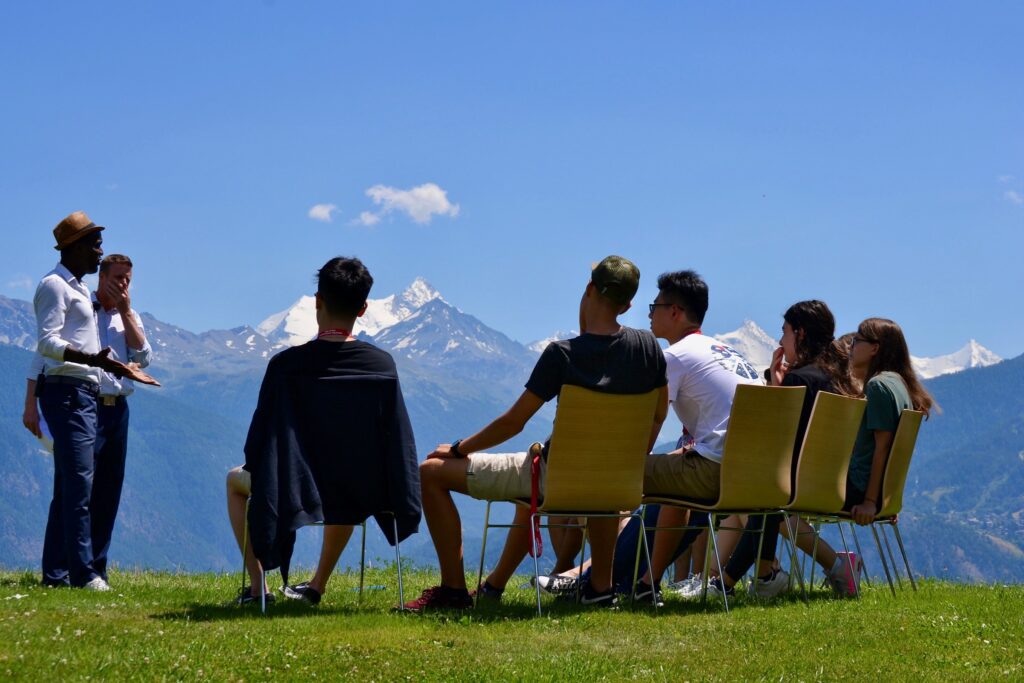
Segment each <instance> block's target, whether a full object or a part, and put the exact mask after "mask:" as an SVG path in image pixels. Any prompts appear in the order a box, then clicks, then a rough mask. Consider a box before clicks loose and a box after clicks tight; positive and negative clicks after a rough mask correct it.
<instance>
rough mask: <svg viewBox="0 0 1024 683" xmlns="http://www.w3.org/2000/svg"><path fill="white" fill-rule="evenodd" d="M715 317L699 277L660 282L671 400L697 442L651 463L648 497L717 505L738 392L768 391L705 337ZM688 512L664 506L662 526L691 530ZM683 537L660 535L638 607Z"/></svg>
mask: <svg viewBox="0 0 1024 683" xmlns="http://www.w3.org/2000/svg"><path fill="white" fill-rule="evenodd" d="M707 310H708V286H707V284H706V283H705V282H704V280H703V279H702V278H701V277H700V276H699V275H698V274H697V273H695V272H694V271H692V270H683V271H679V272H675V273H665V274H663V275H661V277H659V278H658V296H657V298H655V300H654V303H653V304H650V319H651V331H652V332H653V333H654V336H656V337H659V338H662V339H666V340H668V342H669V344H670V346H669V347H668V348H667V349H666V350H665V363H666V366H667V372H668V396H669V401H671V402H672V407H673V408H674V409H675V411H676V415H677V416H678V417H679V421H680V422H682V423H683V424H684V425H685V427H686V431H687V432H688V433H689V435H690V436H691V437H692V439H693V440H692V442H691V443H690V444H688V445H687V446H686V447H685V448H681V449H679V450H677V451H673V452H671V453H652V454H651V455H649V456H647V465H646V469H645V472H644V493H645V494H647V495H652V494H655V495H656V494H665V495H673V496H683V497H687V498H696V499H707V500H709V501H713V500H715V499H717V498H718V491H719V483H720V473H721V465H722V450H723V447H724V445H725V432H726V430H727V429H728V427H729V414H730V412H731V411H732V401H733V397H734V396H735V394H736V387H737V385H740V384H761V383H762V382H761V379H760V378H759V377H758V375H757V371H756V370H755V369H754V367H753V366H752V365H751V364H750V363H749V362H748V361H747V359H746V358H744V357H743V356H742V354H740V353H739V352H738V351H736V350H735V349H733V348H731V347H729V346H726V345H725V344H723V343H721V342H720V341H718V340H716V339H714V338H713V337H708V336H706V335H704V334H703V333H702V332H701V329H700V326H701V323H703V322H704V314H705V313H706V312H707ZM686 516H687V511H686V510H683V509H680V508H675V507H668V506H662V507H661V512H660V513H659V516H658V525H659V526H677V525H681V524H685V523H686ZM682 538H683V532H682V531H669V530H665V531H658V532H657V533H656V534H655V536H654V551H653V554H652V556H651V567H650V568H649V569H648V572H647V574H645V575H644V577H643V578H642V579H641V581H640V583H639V584H638V586H637V599H641V598H644V597H647V598H649V597H650V592H651V590H652V588H651V587H652V586H655V587H657V586H658V584H659V583H660V581H661V575H662V574H663V573H664V572H665V569H666V568H667V567H668V565H669V564H671V563H672V560H673V559H674V557H675V556H676V555H677V554H678V548H679V544H680V540H681V539H682Z"/></svg>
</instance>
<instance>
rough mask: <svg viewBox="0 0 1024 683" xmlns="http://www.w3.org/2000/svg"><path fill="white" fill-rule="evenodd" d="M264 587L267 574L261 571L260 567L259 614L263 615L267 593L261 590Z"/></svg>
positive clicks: (265, 610)
mask: <svg viewBox="0 0 1024 683" xmlns="http://www.w3.org/2000/svg"><path fill="white" fill-rule="evenodd" d="M266 585H267V574H266V572H264V571H263V567H260V612H262V613H263V614H266V613H267V592H266V591H265V590H263V587H264V586H266Z"/></svg>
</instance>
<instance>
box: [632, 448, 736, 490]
mask: <svg viewBox="0 0 1024 683" xmlns="http://www.w3.org/2000/svg"><path fill="white" fill-rule="evenodd" d="M721 474H722V466H721V465H719V464H718V463H717V462H713V461H711V460H708V459H707V458H705V457H703V456H701V455H698V454H697V452H696V451H685V452H683V453H677V454H671V453H651V454H650V455H648V456H647V460H646V462H645V464H644V494H645V495H648V496H656V495H658V494H661V495H666V496H680V497H682V498H693V499H695V500H711V501H714V500H718V492H719V490H720V487H721Z"/></svg>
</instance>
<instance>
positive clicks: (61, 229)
mask: <svg viewBox="0 0 1024 683" xmlns="http://www.w3.org/2000/svg"><path fill="white" fill-rule="evenodd" d="M100 230H103V226H102V225H96V224H95V223H93V222H92V221H91V220H90V219H89V217H88V216H86V215H85V212H84V211H75V212H74V213H73V214H70V215H68V216H67V217H66V218H65V219H64V220H62V221H61V222H60V223H58V224H57V227H56V228H54V229H53V237H54V239H56V240H57V246H55V247H54V249H56V250H57V251H60V250H62V249H65V248H67V247H69V246H71V244H72V243H73V242H75V241H77V240H80V239H82V238H83V237H85V236H86V235H91V234H92V233H94V232H99V231H100Z"/></svg>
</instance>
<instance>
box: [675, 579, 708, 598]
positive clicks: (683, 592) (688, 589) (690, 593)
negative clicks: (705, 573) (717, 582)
mask: <svg viewBox="0 0 1024 683" xmlns="http://www.w3.org/2000/svg"><path fill="white" fill-rule="evenodd" d="M708 585H709V586H711V585H712V584H711V581H708ZM676 592H677V593H678V595H679V597H681V598H682V599H683V600H700V599H701V598H703V597H704V581H703V579H702V578H701V575H700V574H697V575H695V576H694V577H693V580H692V581H691V582H690V583H689V585H687V586H683V588H682V589H680V590H678V591H676Z"/></svg>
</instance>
